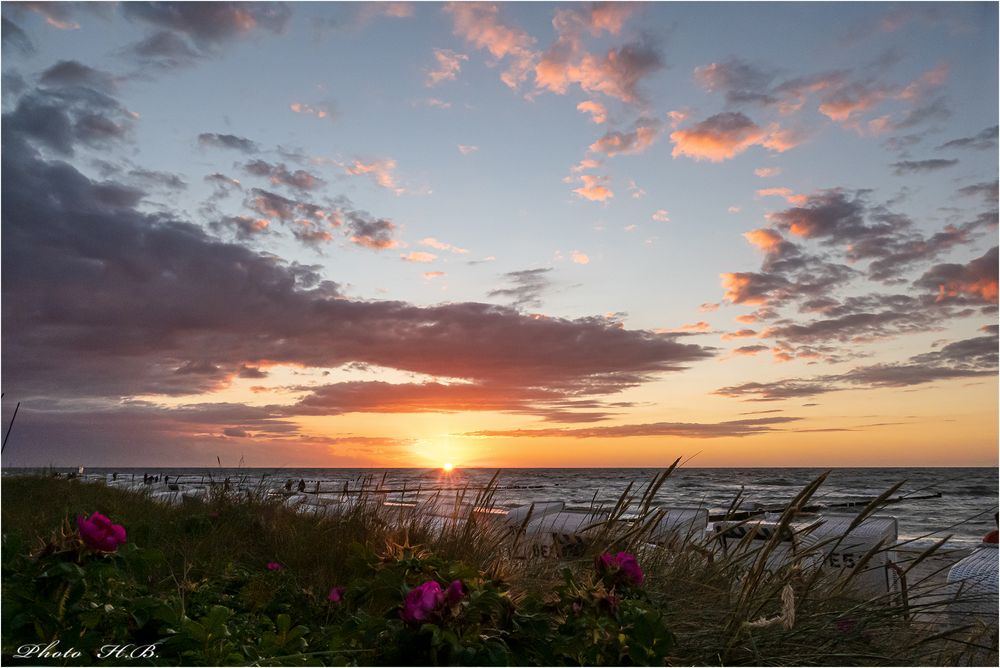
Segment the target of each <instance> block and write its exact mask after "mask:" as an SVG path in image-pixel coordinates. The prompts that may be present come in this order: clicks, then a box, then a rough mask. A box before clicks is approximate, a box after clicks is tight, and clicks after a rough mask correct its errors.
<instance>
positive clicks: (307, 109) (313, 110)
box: [288, 102, 332, 118]
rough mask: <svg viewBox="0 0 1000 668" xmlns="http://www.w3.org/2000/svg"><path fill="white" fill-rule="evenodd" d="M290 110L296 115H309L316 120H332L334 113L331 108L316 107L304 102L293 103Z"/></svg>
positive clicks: (289, 106)
mask: <svg viewBox="0 0 1000 668" xmlns="http://www.w3.org/2000/svg"><path fill="white" fill-rule="evenodd" d="M288 108H289V109H291V110H292V111H294V112H295V113H296V114H308V115H310V116H315V117H316V118H330V117H331V113H332V112H331V111H330V108H329V107H326V106H323V105H320V106H316V107H314V106H312V105H309V104H305V103H304V102H292V103H291V104H290V105H288Z"/></svg>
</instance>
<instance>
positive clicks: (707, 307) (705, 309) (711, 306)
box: [698, 302, 721, 313]
mask: <svg viewBox="0 0 1000 668" xmlns="http://www.w3.org/2000/svg"><path fill="white" fill-rule="evenodd" d="M719 306H721V304H717V303H714V302H705V303H704V304H702V305H701V306H699V307H698V310H699V311H701V312H702V313H711V312H712V311H718V310H719Z"/></svg>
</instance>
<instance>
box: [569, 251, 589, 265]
mask: <svg viewBox="0 0 1000 668" xmlns="http://www.w3.org/2000/svg"><path fill="white" fill-rule="evenodd" d="M569 257H570V259H571V260H573V262H574V263H575V264H590V257H588V256H587V254H586V253H581V252H580V251H577V250H575V251H573V252H572V253H570V254H569Z"/></svg>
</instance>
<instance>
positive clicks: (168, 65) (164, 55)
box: [121, 30, 206, 70]
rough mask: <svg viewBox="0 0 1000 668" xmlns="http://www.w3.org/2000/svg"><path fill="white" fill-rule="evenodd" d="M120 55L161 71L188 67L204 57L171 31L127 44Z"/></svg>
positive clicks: (157, 32)
mask: <svg viewBox="0 0 1000 668" xmlns="http://www.w3.org/2000/svg"><path fill="white" fill-rule="evenodd" d="M121 53H123V54H124V55H126V56H127V57H129V58H131V59H133V60H137V61H139V62H140V63H143V64H145V65H148V66H152V67H156V68H159V69H163V70H176V69H180V68H183V67H190V66H192V65H194V64H195V62H197V61H198V60H199V59H201V58H204V57H205V56H206V54H204V53H202V52H201V51H198V50H197V49H195V48H194V47H193V46H192V45H191V44H190V43H189V42H188V41H187V40H186V39H184V38H183V37H181V36H180V35H178V34H177V33H175V32H173V31H171V30H157V31H156V32H154V33H152V34H151V35H149V36H148V37H146V38H145V39H142V40H139V41H138V42H133V43H132V44H129V45H128V46H126V47H125V48H124V49H122V51H121Z"/></svg>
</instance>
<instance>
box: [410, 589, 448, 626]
mask: <svg viewBox="0 0 1000 668" xmlns="http://www.w3.org/2000/svg"><path fill="white" fill-rule="evenodd" d="M443 602H444V592H443V591H441V585H439V584H438V583H437V582H435V581H434V580H429V581H427V582H425V583H423V584H422V585H420V586H419V587H414V588H413V589H411V590H410V593H409V594H407V595H406V601H405V602H404V603H403V609H402V610H400V611H399V616H400V617H402V618H403V621H404V622H407V623H408V624H422V623H423V622H425V621H427V620H428V619H429V618H430V617H431V615H433V614H434V613H435V612H436V611H437V609H438V608H439V607H440V606H441V603H443Z"/></svg>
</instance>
